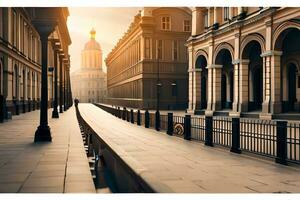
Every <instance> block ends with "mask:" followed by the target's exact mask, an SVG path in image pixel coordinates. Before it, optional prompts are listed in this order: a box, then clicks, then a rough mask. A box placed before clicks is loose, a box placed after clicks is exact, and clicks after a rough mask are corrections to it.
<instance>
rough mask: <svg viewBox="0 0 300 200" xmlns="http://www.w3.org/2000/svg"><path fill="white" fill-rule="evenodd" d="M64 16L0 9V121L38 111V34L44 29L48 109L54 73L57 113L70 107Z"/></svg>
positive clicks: (60, 11) (43, 11) (61, 12)
mask: <svg viewBox="0 0 300 200" xmlns="http://www.w3.org/2000/svg"><path fill="white" fill-rule="evenodd" d="M68 16H69V12H68V9H67V8H53V9H52V8H49V9H48V8H38V9H37V8H21V7H18V8H12V7H8V8H7V7H1V8H0V85H1V87H0V88H1V90H0V99H1V102H0V104H1V105H0V107H1V109H0V110H1V114H0V115H1V118H2V117H4V118H5V117H7V112H9V113H12V114H20V113H25V112H28V111H31V110H35V109H38V108H40V101H41V82H42V42H41V41H42V40H41V36H40V35H41V34H40V32H39V31H41V30H40V29H42V32H43V33H44V30H46V29H45V28H51V29H49V30H51V31H50V32H49V37H48V38H46V42H47V49H46V50H47V52H46V53H47V55H46V57H45V58H46V61H47V62H48V65H47V69H48V70H47V71H48V84H47V85H48V95H47V96H48V107H50V106H51V105H52V106H53V101H54V97H55V95H54V94H55V73H56V72H57V85H56V86H57V90H59V89H60V92H58V91H57V92H58V94H57V98H59V104H60V107H61V112H63V110H65V109H67V107H68V106H69V105H70V97H71V95H70V94H71V90H70V82H69V68H70V57H69V55H68V46H69V45H70V44H71V39H70V36H69V32H68V29H67V25H66V21H67V17H68ZM45 19H47V20H48V21H46V20H45ZM51 20H53V21H54V22H55V24H52V22H51ZM50 22H51V23H50ZM37 27H38V28H37ZM41 27H42V28H41ZM38 29H39V30H38Z"/></svg>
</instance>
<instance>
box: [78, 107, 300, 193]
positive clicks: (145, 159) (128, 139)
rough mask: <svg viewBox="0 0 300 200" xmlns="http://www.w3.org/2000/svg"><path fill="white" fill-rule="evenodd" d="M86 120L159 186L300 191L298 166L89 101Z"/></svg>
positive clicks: (83, 112) (188, 189) (180, 189)
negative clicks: (159, 128) (142, 122)
mask: <svg viewBox="0 0 300 200" xmlns="http://www.w3.org/2000/svg"><path fill="white" fill-rule="evenodd" d="M79 110H80V113H81V115H82V117H83V118H84V119H85V121H86V122H87V123H88V124H89V125H90V126H91V127H92V128H93V129H94V131H95V132H97V133H98V135H99V136H100V137H101V138H102V139H103V140H104V141H105V142H106V143H107V144H108V145H109V146H110V147H111V148H112V149H113V150H114V151H115V153H116V154H118V155H119V156H120V157H121V159H123V160H124V161H125V162H126V163H127V164H128V165H129V166H130V167H131V168H132V169H133V170H134V171H135V172H136V173H137V174H138V175H139V176H141V178H143V179H144V180H145V181H146V182H147V183H148V184H149V185H151V187H153V189H154V190H155V191H157V192H200V193H212V192H214V193H218V192H229V193H252V192H259V193H261V192H263V193H269V192H293V193H295V192H300V167H298V166H283V165H279V164H276V163H274V161H270V160H266V159H261V158H257V157H252V156H247V155H244V154H240V155H239V154H234V153H230V152H229V150H224V149H221V148H216V147H207V146H204V144H203V143H198V142H194V141H185V140H183V139H181V138H178V137H175V136H173V137H171V136H168V135H166V134H165V133H164V132H156V131H155V130H153V129H146V128H144V127H139V126H137V125H136V124H134V125H132V124H130V123H128V122H126V121H123V120H121V119H118V118H116V117H114V116H112V115H110V114H109V113H107V112H105V111H103V110H101V109H100V108H98V107H96V106H94V105H92V104H79Z"/></svg>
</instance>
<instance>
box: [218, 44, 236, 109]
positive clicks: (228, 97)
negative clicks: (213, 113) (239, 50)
mask: <svg viewBox="0 0 300 200" xmlns="http://www.w3.org/2000/svg"><path fill="white" fill-rule="evenodd" d="M215 63H216V64H217V65H222V73H221V108H222V109H232V102H233V93H234V91H233V88H234V82H233V64H232V57H231V53H230V51H229V50H228V49H222V50H221V51H219V53H218V54H217V56H216V62H215Z"/></svg>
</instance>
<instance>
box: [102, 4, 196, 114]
mask: <svg viewBox="0 0 300 200" xmlns="http://www.w3.org/2000/svg"><path fill="white" fill-rule="evenodd" d="M190 34H191V10H190V9H188V8H175V7H174V8H167V7H165V8H144V9H143V10H142V11H141V12H140V13H139V14H137V15H136V16H135V18H134V21H133V22H132V24H131V25H130V27H129V29H128V31H127V32H126V33H125V35H124V36H123V37H122V38H121V39H120V40H119V42H118V43H117V45H116V46H115V48H114V49H113V50H112V51H111V52H110V54H109V55H108V56H107V58H106V65H107V75H108V101H109V103H110V104H115V105H121V106H128V107H138V108H149V109H153V108H156V107H157V104H158V102H159V106H160V107H161V108H163V109H185V108H186V105H187V89H188V87H187V79H188V74H187V65H188V59H187V49H186V46H185V45H184V44H185V42H186V40H187V39H188V37H189V36H190Z"/></svg>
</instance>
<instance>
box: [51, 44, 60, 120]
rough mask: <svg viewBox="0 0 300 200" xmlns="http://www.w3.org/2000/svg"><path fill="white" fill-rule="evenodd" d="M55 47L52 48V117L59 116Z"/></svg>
mask: <svg viewBox="0 0 300 200" xmlns="http://www.w3.org/2000/svg"><path fill="white" fill-rule="evenodd" d="M57 53H58V52H57V49H54V102H53V111H52V118H59V115H58V110H57V105H58V96H57V87H58V85H57V76H58V67H57Z"/></svg>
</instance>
